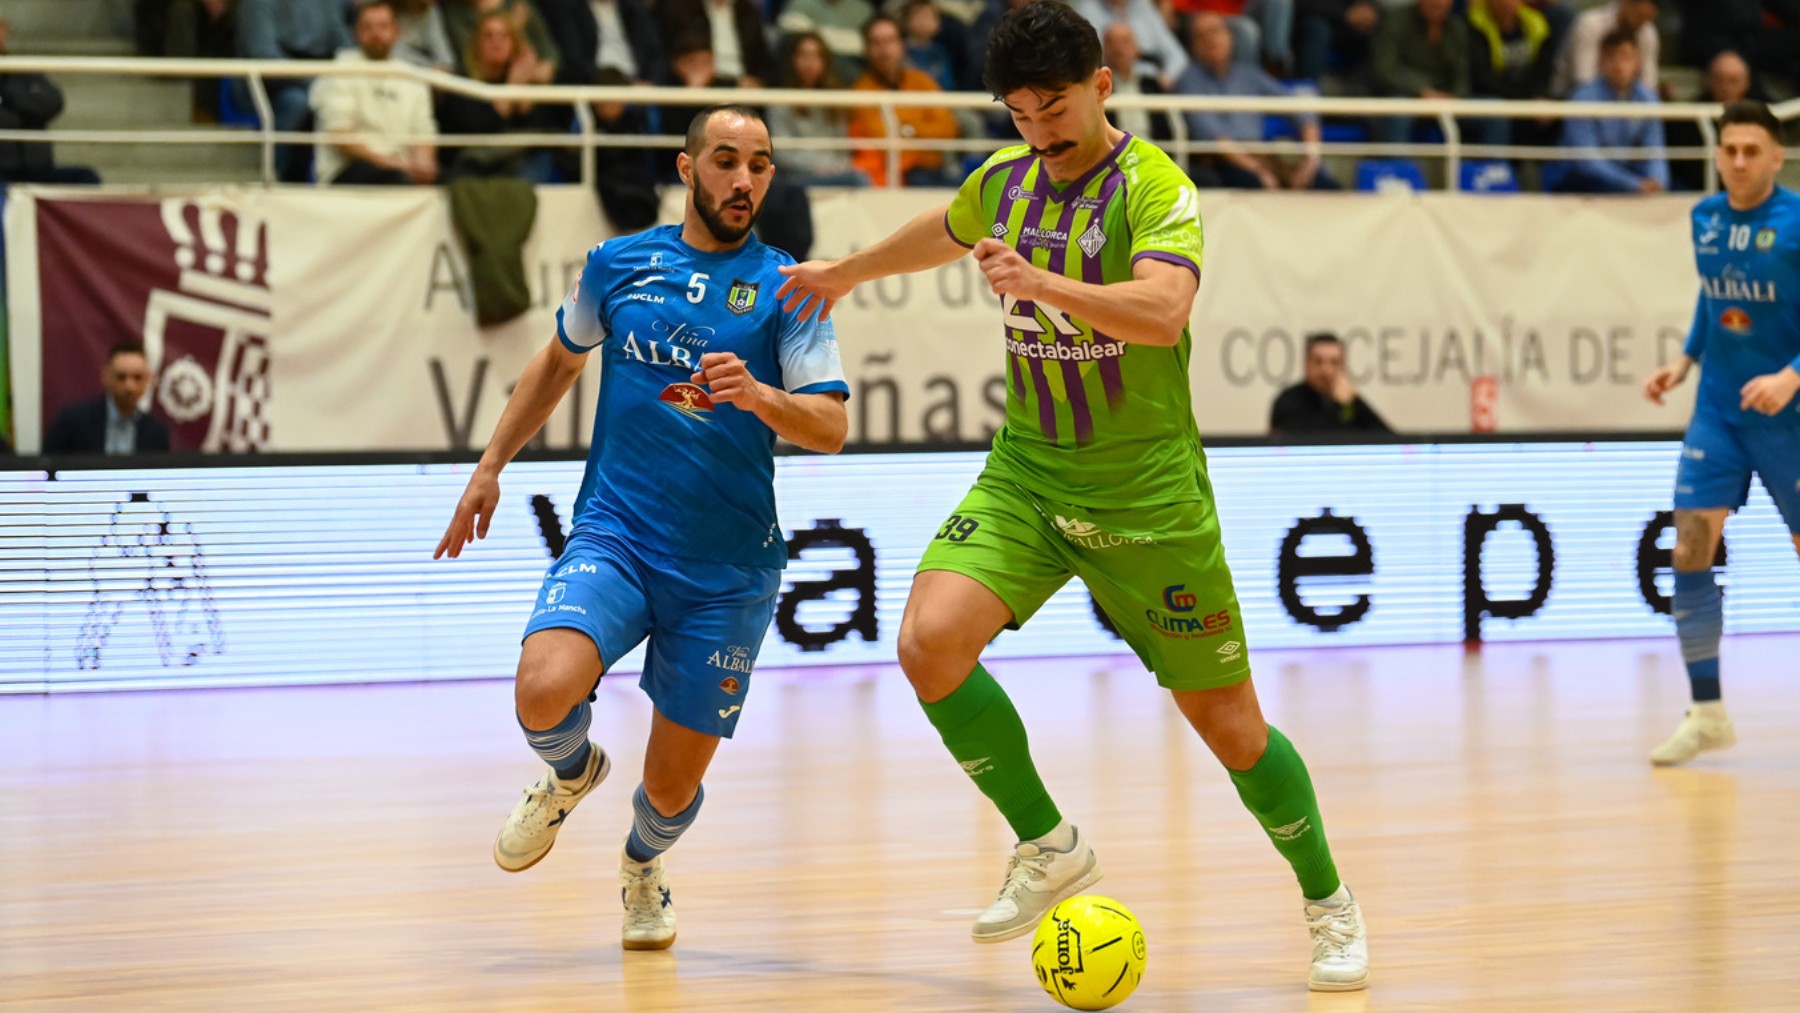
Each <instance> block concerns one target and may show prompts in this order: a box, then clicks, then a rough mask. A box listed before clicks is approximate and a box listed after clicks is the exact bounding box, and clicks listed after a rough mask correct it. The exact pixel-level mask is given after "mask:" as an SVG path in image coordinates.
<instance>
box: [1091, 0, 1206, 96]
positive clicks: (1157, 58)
mask: <svg viewBox="0 0 1800 1013" xmlns="http://www.w3.org/2000/svg"><path fill="white" fill-rule="evenodd" d="M1069 6H1071V7H1073V8H1075V11H1076V13H1078V14H1080V15H1081V16H1082V17H1084V18H1087V19H1088V21H1089V22H1091V23H1092V24H1093V26H1094V29H1095V30H1096V31H1098V32H1105V31H1106V28H1107V26H1108V25H1111V24H1112V23H1114V22H1116V21H1123V22H1124V23H1126V24H1127V25H1130V26H1131V34H1132V36H1133V37H1134V38H1136V39H1137V42H1138V54H1139V55H1138V76H1140V77H1143V76H1150V77H1154V78H1156V80H1157V82H1158V83H1160V84H1161V85H1162V86H1163V90H1164V91H1174V90H1175V82H1176V81H1178V80H1180V79H1181V74H1182V72H1183V71H1185V70H1187V64H1188V58H1187V54H1186V53H1184V52H1182V49H1181V43H1180V41H1178V40H1177V39H1176V38H1175V33H1174V32H1172V31H1170V30H1169V25H1168V23H1167V22H1165V21H1164V20H1163V16H1162V11H1160V10H1158V9H1157V6H1156V4H1155V3H1153V2H1152V0H1073V2H1072V3H1071V4H1070V5H1069Z"/></svg>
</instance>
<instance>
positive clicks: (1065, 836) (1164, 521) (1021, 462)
mask: <svg viewBox="0 0 1800 1013" xmlns="http://www.w3.org/2000/svg"><path fill="white" fill-rule="evenodd" d="M986 85H987V88H988V90H989V91H990V92H992V93H993V95H994V96H995V97H996V98H997V99H999V100H1000V101H1001V102H1002V103H1004V105H1005V107H1006V109H1007V110H1008V112H1010V113H1011V115H1012V120H1013V123H1014V125H1015V126H1017V127H1018V129H1019V133H1020V136H1022V137H1023V138H1024V139H1025V144H1022V145H1016V146H1014V147H1010V148H1004V149H1002V150H1001V151H999V152H997V153H996V154H995V155H994V156H993V157H992V158H990V159H988V161H987V163H986V164H985V165H983V166H982V167H981V168H980V169H978V170H976V171H975V172H974V173H973V174H971V175H970V176H969V177H968V179H967V180H965V181H964V183H963V184H962V188H961V189H960V190H959V191H958V192H957V194H956V197H955V198H954V199H953V200H952V201H951V203H950V205H949V207H947V208H938V209H934V210H932V211H928V212H926V213H925V214H922V215H920V216H919V217H917V218H915V219H913V220H912V221H911V222H909V223H907V224H906V225H904V226H902V227H901V228H900V230H899V231H897V232H895V233H894V234H893V235H891V236H889V237H888V238H886V239H884V240H882V241H880V242H878V243H876V244H874V245H873V246H870V247H867V248H865V249H863V250H861V251H860V252H858V253H854V254H851V255H850V256H848V257H845V258H843V259H841V260H836V261H809V262H807V263H804V264H799V265H796V266H793V267H783V268H782V269H781V273H783V274H785V275H787V276H788V280H787V284H785V285H784V286H782V291H781V293H780V295H781V296H782V297H783V298H784V299H786V300H787V302H788V304H789V305H791V306H793V307H794V308H795V309H797V310H798V311H800V312H801V313H802V314H805V315H809V316H810V315H811V314H812V313H814V312H815V311H816V312H818V313H820V314H821V315H826V314H829V313H830V311H831V307H832V305H833V303H834V302H835V301H836V300H839V299H842V298H844V297H845V296H846V295H848V294H849V293H850V290H851V289H852V288H854V287H855V286H856V285H857V284H859V283H861V282H865V281H872V280H874V279H876V278H881V277H885V276H887V275H892V274H902V273H906V272H911V271H923V270H927V269H929V268H933V267H937V266H940V265H943V264H947V263H949V262H951V261H953V260H955V259H957V258H958V257H961V256H962V255H963V254H964V253H965V252H969V251H973V253H974V256H975V260H976V261H977V262H978V263H979V265H980V267H981V271H982V273H983V275H985V276H986V278H987V282H988V286H989V287H990V288H991V289H992V290H993V292H994V294H995V295H997V296H999V297H1000V309H1001V318H1002V322H1003V325H1004V331H1005V347H1006V377H1007V399H1006V423H1005V425H1003V426H1002V427H1001V429H1000V431H999V432H998V433H996V434H995V436H994V447H993V452H992V453H990V454H989V455H988V460H987V467H986V469H985V470H984V471H983V472H982V474H981V476H980V477H979V478H978V479H976V482H975V487H974V488H973V489H971V490H970V491H969V494H968V496H967V497H966V498H964V500H963V502H962V505H961V506H959V507H958V508H957V509H956V511H955V512H954V513H952V514H951V516H950V518H949V520H948V521H947V522H946V523H945V524H944V525H943V527H942V528H940V529H939V530H938V531H937V533H936V536H935V537H934V539H933V541H932V542H931V545H930V547H929V548H928V549H927V550H926V552H925V557H924V559H923V560H922V561H921V562H920V564H919V573H918V574H917V575H916V576H915V577H914V579H913V587H912V595H911V597H910V599H909V600H908V601H907V603H906V613H905V616H904V617H903V619H902V620H901V627H900V643H899V654H900V666H901V668H902V669H904V670H905V672H906V677H907V679H908V680H910V681H911V683H912V686H913V690H914V692H915V693H916V694H917V695H918V697H919V701H920V704H921V705H922V706H923V707H924V709H925V715H926V717H927V718H928V719H929V720H930V721H931V723H932V725H933V726H934V727H935V728H936V729H937V731H938V734H939V736H940V737H941V738H942V739H943V740H944V745H945V746H946V747H947V748H948V749H949V751H950V753H951V755H952V756H953V757H955V759H956V761H957V763H958V765H960V766H961V767H962V768H963V770H964V771H965V772H966V773H967V774H968V775H969V777H970V778H971V780H973V782H974V784H975V787H976V788H977V789H979V790H980V791H981V792H982V794H984V795H986V796H987V797H988V799H989V800H990V801H992V802H993V803H994V805H995V807H996V808H998V809H999V810H1000V812H1001V814H1002V815H1004V816H1005V817H1006V820H1007V822H1008V823H1009V824H1010V825H1011V827H1012V829H1013V832H1014V833H1015V834H1016V835H1017V837H1018V843H1017V844H1016V845H1015V846H1014V849H1013V854H1012V855H1011V859H1010V862H1009V864H1008V866H1007V872H1006V878H1005V881H1004V883H1003V885H1002V886H1001V888H1000V892H999V895H998V896H997V897H996V898H995V899H994V901H993V903H992V904H990V905H989V906H988V908H987V909H986V910H985V911H984V912H982V914H981V915H980V916H979V917H977V918H976V919H975V924H974V927H973V930H972V935H973V936H974V938H975V940H976V941H977V942H998V941H1000V940H1005V939H1012V938H1015V937H1017V936H1020V935H1023V934H1025V933H1028V932H1030V931H1032V929H1033V928H1035V927H1036V926H1037V924H1038V921H1039V920H1040V919H1041V918H1042V917H1043V915H1044V913H1045V912H1046V911H1048V910H1049V909H1050V908H1051V907H1052V906H1053V905H1055V904H1056V903H1057V902H1059V901H1061V900H1063V899H1064V898H1067V897H1070V896H1073V895H1075V894H1078V893H1080V892H1081V891H1083V890H1085V889H1086V888H1087V887H1088V886H1090V885H1092V884H1093V883H1095V882H1096V881H1098V880H1099V878H1100V864H1099V860H1098V859H1097V858H1096V857H1095V853H1094V850H1093V849H1092V848H1091V847H1090V846H1089V844H1088V840H1087V838H1086V837H1085V836H1084V835H1083V834H1082V833H1081V832H1080V831H1079V830H1077V828H1076V827H1075V826H1074V825H1073V824H1072V823H1070V822H1069V821H1068V820H1066V819H1064V818H1063V815H1062V813H1061V812H1060V811H1059V810H1058V808H1057V806H1056V803H1055V802H1054V801H1052V799H1051V797H1050V793H1049V791H1048V790H1047V789H1046V788H1045V786H1044V782H1043V780H1042V779H1041V778H1040V777H1039V776H1038V773H1037V769H1036V767H1035V765H1034V764H1033V762H1032V758H1031V752H1030V748H1029V746H1028V743H1027V741H1026V735H1025V726H1024V724H1023V722H1021V721H1020V719H1019V714H1018V711H1017V710H1015V709H1014V707H1013V704H1012V701H1011V700H1010V699H1009V698H1008V697H1007V694H1006V691H1005V690H1004V689H1002V688H1001V686H1000V684H999V683H998V682H997V681H995V679H994V678H993V676H991V675H990V674H989V673H988V672H987V670H986V669H985V668H983V667H982V666H981V662H980V655H981V652H982V650H983V648H985V647H986V646H987V644H988V642H989V641H990V640H992V639H993V638H994V637H995V636H997V635H998V634H999V633H1000V631H1001V630H1002V629H1007V628H1016V627H1018V626H1020V625H1022V624H1023V623H1025V622H1026V621H1027V620H1029V619H1030V618H1031V616H1032V614H1033V613H1034V612H1036V611H1037V610H1038V608H1039V607H1040V606H1042V605H1043V604H1044V602H1045V601H1047V600H1048V599H1049V598H1050V596H1051V595H1052V594H1054V593H1055V592H1056V591H1057V590H1058V589H1060V588H1061V587H1062V586H1063V584H1065V583H1066V582H1067V581H1068V580H1069V578H1070V577H1071V576H1077V575H1078V576H1080V577H1081V579H1082V581H1083V582H1084V583H1085V584H1086V585H1087V587H1088V590H1089V591H1091V592H1093V595H1094V597H1095V599H1096V600H1097V601H1098V602H1099V603H1100V605H1101V607H1102V608H1103V609H1105V611H1106V613H1107V615H1108V616H1109V617H1111V619H1112V621H1113V626H1114V628H1116V629H1117V630H1118V632H1119V635H1120V636H1121V637H1122V638H1123V639H1124V640H1125V642H1126V643H1128V644H1129V645H1130V646H1131V648H1132V650H1133V651H1134V652H1136V654H1137V655H1138V657H1139V658H1140V659H1142V660H1143V662H1144V665H1145V667H1146V668H1148V669H1150V670H1151V671H1152V672H1154V673H1156V679H1157V682H1158V683H1159V684H1160V685H1162V686H1164V687H1165V688H1167V689H1169V690H1170V692H1171V693H1172V695H1173V696H1174V699H1175V704H1176V706H1177V708H1178V709H1179V710H1180V711H1181V713H1182V715H1183V716H1184V717H1185V718H1187V720H1188V722H1189V724H1191V725H1192V726H1193V728H1194V730H1195V731H1197V732H1198V733H1199V734H1200V737H1201V738H1202V739H1203V740H1204V741H1205V742H1206V744H1207V746H1208V747H1209V748H1210V749H1211V750H1212V752H1213V755H1214V756H1215V757H1217V758H1218V760H1219V761H1220V763H1221V764H1223V765H1224V766H1225V768H1226V770H1227V771H1228V772H1229V774H1230V777H1231V781H1232V783H1233V785H1234V786H1236V788H1237V790H1238V795H1239V797H1240V798H1241V799H1242V800H1243V802H1244V805H1245V807H1246V808H1248V809H1249V810H1250V812H1251V814H1252V815H1254V816H1255V817H1256V819H1257V822H1258V823H1259V824H1260V825H1261V826H1262V827H1263V829H1264V831H1265V832H1266V833H1267V834H1268V836H1269V840H1270V841H1271V843H1273V844H1274V846H1275V848H1276V850H1277V851H1278V852H1280V854H1281V856H1282V857H1283V858H1284V859H1286V860H1287V861H1288V863H1289V864H1290V865H1291V866H1292V867H1293V870H1294V873H1295V875H1296V878H1298V879H1299V881H1300V888H1301V893H1302V895H1303V896H1304V898H1305V902H1304V913H1305V917H1306V922H1307V926H1308V928H1309V930H1310V931H1311V934H1312V941H1313V959H1312V966H1311V969H1310V972H1309V976H1308V980H1309V984H1310V986H1311V987H1312V988H1314V989H1317V990H1321V991H1349V990H1354V989H1360V988H1363V987H1365V986H1366V984H1367V982H1368V959H1369V958H1368V947H1367V943H1366V942H1365V939H1364V933H1363V923H1362V914H1361V911H1360V909H1359V908H1358V907H1357V903H1356V901H1355V899H1354V898H1352V897H1351V895H1350V891H1349V890H1348V889H1346V888H1345V887H1344V885H1343V882H1342V881H1341V880H1340V879H1339V878H1338V872H1337V867H1336V865H1335V863H1334V862H1333V861H1332V857H1331V849H1330V848H1329V847H1328V846H1327V844H1326V841H1325V828H1324V825H1323V823H1322V821H1321V819H1320V816H1319V805H1318V802H1317V800H1316V799H1315V798H1314V795H1313V789H1312V782H1311V780H1310V778H1309V776H1308V774H1307V771H1306V765H1305V764H1304V763H1303V762H1301V759H1300V755H1299V753H1298V752H1297V751H1296V750H1295V748H1294V746H1293V744H1292V743H1290V742H1289V741H1288V740H1287V738H1286V737H1285V736H1283V735H1282V734H1281V733H1280V732H1278V731H1276V730H1275V729H1273V728H1271V727H1269V726H1268V724H1267V723H1265V722H1264V720H1263V716H1262V710H1261V707H1260V705H1259V704H1258V702H1257V698H1256V690H1255V688H1254V686H1253V685H1252V684H1251V681H1250V664H1249V660H1248V651H1247V650H1246V649H1245V643H1246V641H1245V636H1244V628H1243V618H1242V616H1241V614H1240V611H1239V608H1238V601H1237V594H1236V592H1235V591H1234V590H1233V587H1232V583H1231V573H1230V570H1229V569H1228V567H1227V566H1226V563H1225V552H1224V545H1223V542H1222V540H1221V537H1220V532H1219V520H1218V514H1217V512H1216V509H1215V505H1214V498H1213V493H1212V488H1211V485H1210V483H1209V481H1208V479H1207V474H1206V458H1205V455H1204V454H1203V453H1202V451H1201V448H1200V439H1199V434H1198V432H1197V431H1196V430H1195V425H1194V411H1193V405H1192V402H1191V394H1190V389H1189V384H1188V362H1189V359H1190V358H1191V355H1192V349H1193V339H1192V336H1191V335H1190V334H1189V332H1188V319H1189V316H1190V315H1191V314H1192V312H1193V304H1194V296H1195V294H1196V293H1197V291H1198V289H1199V284H1200V253H1201V245H1202V240H1201V231H1200V199H1199V194H1198V193H1197V192H1196V190H1195V189H1194V186H1193V184H1192V183H1191V182H1190V181H1189V180H1188V178H1187V176H1186V174H1185V173H1183V172H1182V171H1181V169H1180V167H1178V166H1177V165H1176V164H1175V163H1174V162H1173V161H1172V160H1170V158H1169V156H1168V155H1166V154H1164V153H1163V152H1162V151H1160V150H1158V149H1157V148H1156V147H1155V146H1154V145H1151V144H1149V143H1147V142H1145V141H1144V140H1142V139H1141V138H1137V137H1133V136H1131V135H1130V134H1127V133H1125V132H1123V131H1121V130H1118V129H1117V128H1115V127H1113V126H1111V125H1110V124H1108V123H1107V122H1106V110H1105V103H1106V100H1107V98H1108V97H1109V96H1110V95H1111V94H1112V91H1113V79H1112V71H1111V69H1109V68H1107V67H1104V66H1102V65H1101V46H1100V39H1099V36H1098V35H1097V34H1096V33H1095V31H1094V27H1093V25H1091V24H1089V23H1088V22H1087V21H1086V20H1084V19H1082V17H1081V16H1080V15H1078V14H1076V13H1075V12H1074V11H1073V10H1071V9H1070V8H1069V7H1067V6H1065V5H1063V4H1061V3H1057V2H1054V0H1031V2H1029V3H1026V4H1024V5H1023V6H1021V7H1019V8H1017V9H1015V10H1013V11H1011V12H1010V13H1008V14H1007V15H1006V16H1005V17H1004V18H1002V19H1001V21H1000V24H999V26H998V27H997V28H996V29H995V31H994V35H993V38H992V40H991V41H990V42H989V44H988V52H987V71H986Z"/></svg>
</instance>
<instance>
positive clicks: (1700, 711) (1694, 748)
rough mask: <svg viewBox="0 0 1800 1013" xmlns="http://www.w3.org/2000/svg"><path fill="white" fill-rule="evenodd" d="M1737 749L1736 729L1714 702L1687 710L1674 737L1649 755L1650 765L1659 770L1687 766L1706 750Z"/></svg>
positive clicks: (1716, 702)
mask: <svg viewBox="0 0 1800 1013" xmlns="http://www.w3.org/2000/svg"><path fill="white" fill-rule="evenodd" d="M1735 745H1737V729H1736V728H1734V727H1732V724H1731V719H1730V718H1729V717H1726V716H1725V705H1724V704H1723V703H1721V702H1719V701H1717V700H1709V701H1707V702H1706V703H1697V704H1694V705H1693V706H1691V707H1689V708H1688V709H1687V715H1686V716H1685V717H1683V718H1682V719H1681V724H1679V725H1677V726H1676V727H1675V734H1673V735H1671V736H1669V740H1668V741H1667V742H1664V743H1663V744H1662V745H1660V746H1657V747H1656V749H1654V750H1653V751H1651V753H1650V762H1651V763H1654V764H1656V765H1657V766H1659V767H1668V766H1673V765H1674V764H1677V763H1686V762H1688V761H1689V760H1691V759H1693V758H1694V757H1695V756H1698V755H1699V754H1700V753H1701V752H1703V751H1705V750H1708V749H1724V748H1725V747H1726V746H1735Z"/></svg>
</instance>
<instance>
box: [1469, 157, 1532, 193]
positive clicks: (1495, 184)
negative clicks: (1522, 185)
mask: <svg viewBox="0 0 1800 1013" xmlns="http://www.w3.org/2000/svg"><path fill="white" fill-rule="evenodd" d="M1458 179H1459V181H1460V185H1461V187H1462V189H1463V190H1464V191H1465V192H1467V193H1518V192H1519V177H1518V176H1517V175H1515V174H1514V173H1513V170H1512V166H1511V165H1509V164H1507V163H1506V162H1494V161H1484V162H1464V163H1463V164H1462V172H1461V173H1460V174H1459V176H1458Z"/></svg>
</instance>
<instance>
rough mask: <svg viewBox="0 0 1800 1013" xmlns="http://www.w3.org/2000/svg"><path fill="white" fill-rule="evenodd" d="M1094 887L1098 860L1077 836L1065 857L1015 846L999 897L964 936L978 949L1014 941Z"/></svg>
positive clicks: (1028, 846)
mask: <svg viewBox="0 0 1800 1013" xmlns="http://www.w3.org/2000/svg"><path fill="white" fill-rule="evenodd" d="M1099 881H1100V860H1099V859H1097V858H1095V857H1094V851H1093V849H1092V848H1090V847H1088V843H1087V838H1085V837H1083V836H1082V835H1081V831H1080V830H1075V845H1074V847H1072V848H1070V849H1069V850H1068V851H1045V850H1044V849H1043V848H1041V847H1039V846H1038V845H1036V844H1033V843H1031V842H1030V841H1020V842H1019V843H1018V844H1017V845H1015V846H1014V848H1013V856H1012V858H1010V859H1008V860H1007V863H1006V882H1004V883H1002V884H1001V885H1000V895H999V896H998V897H996V898H995V899H994V902H993V903H992V904H989V905H988V908H987V910H986V911H983V912H981V915H980V917H978V918H976V919H975V927H974V928H973V929H971V930H970V932H969V934H970V935H971V936H973V937H974V939H975V941H976V942H978V943H998V942H1003V941H1005V940H1008V939H1015V938H1017V937H1019V936H1022V935H1024V934H1025V933H1027V932H1031V931H1034V930H1035V929H1036V928H1037V926H1038V922H1039V921H1041V920H1042V919H1043V917H1044V912H1046V911H1049V910H1050V909H1051V908H1053V907H1055V906H1056V905H1057V904H1060V903H1062V902H1063V901H1065V900H1068V899H1069V898H1070V897H1073V896H1075V895H1076V894H1078V893H1080V892H1081V891H1083V890H1086V889H1087V888H1088V887H1090V886H1093V885H1094V884H1095V883H1098V882H1099Z"/></svg>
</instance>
